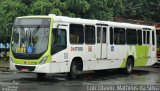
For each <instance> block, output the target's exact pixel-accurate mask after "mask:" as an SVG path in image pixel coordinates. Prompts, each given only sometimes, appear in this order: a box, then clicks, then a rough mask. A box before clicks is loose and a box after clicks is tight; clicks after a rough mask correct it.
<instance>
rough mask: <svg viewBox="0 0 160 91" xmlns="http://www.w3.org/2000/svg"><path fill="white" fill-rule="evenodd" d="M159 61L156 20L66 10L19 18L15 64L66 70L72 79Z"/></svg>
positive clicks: (14, 44) (37, 69)
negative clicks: (77, 15) (80, 15)
mask: <svg viewBox="0 0 160 91" xmlns="http://www.w3.org/2000/svg"><path fill="white" fill-rule="evenodd" d="M155 62H156V31H155V27H153V26H146V25H137V24H129V23H120V22H111V21H100V20H89V19H81V18H71V17H65V16H56V15H54V14H49V15H48V16H24V17H17V18H16V19H15V22H14V26H13V30H12V38H11V47H10V69H11V70H15V71H22V72H33V73H37V75H38V77H44V76H45V74H47V73H67V74H68V76H69V77H70V78H71V79H74V78H77V76H78V75H79V73H81V72H83V71H89V70H103V69H116V68H124V69H125V70H126V72H127V73H131V72H132V70H133V67H139V66H151V65H153V64H154V63H155Z"/></svg>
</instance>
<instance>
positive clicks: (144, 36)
mask: <svg viewBox="0 0 160 91" xmlns="http://www.w3.org/2000/svg"><path fill="white" fill-rule="evenodd" d="M143 44H146V31H143Z"/></svg>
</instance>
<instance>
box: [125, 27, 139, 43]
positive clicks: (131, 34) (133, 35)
mask: <svg viewBox="0 0 160 91" xmlns="http://www.w3.org/2000/svg"><path fill="white" fill-rule="evenodd" d="M126 36H127V44H137V31H136V30H135V29H127V30H126Z"/></svg>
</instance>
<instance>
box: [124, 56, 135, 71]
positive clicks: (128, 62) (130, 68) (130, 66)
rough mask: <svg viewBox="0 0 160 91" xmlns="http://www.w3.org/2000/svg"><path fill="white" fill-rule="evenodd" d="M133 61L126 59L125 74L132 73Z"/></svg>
mask: <svg viewBox="0 0 160 91" xmlns="http://www.w3.org/2000/svg"><path fill="white" fill-rule="evenodd" d="M133 66H134V65H133V61H132V59H131V58H128V59H127V63H126V73H127V74H131V73H132V71H133Z"/></svg>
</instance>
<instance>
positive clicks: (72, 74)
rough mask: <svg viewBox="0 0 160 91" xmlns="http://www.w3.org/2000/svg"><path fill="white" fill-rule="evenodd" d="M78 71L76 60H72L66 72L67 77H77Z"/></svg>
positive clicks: (70, 78) (71, 78)
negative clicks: (68, 70)
mask: <svg viewBox="0 0 160 91" xmlns="http://www.w3.org/2000/svg"><path fill="white" fill-rule="evenodd" d="M78 71H80V70H79V68H78V62H76V61H73V62H72V64H71V68H70V72H69V73H68V79H69V80H73V79H76V78H78Z"/></svg>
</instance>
